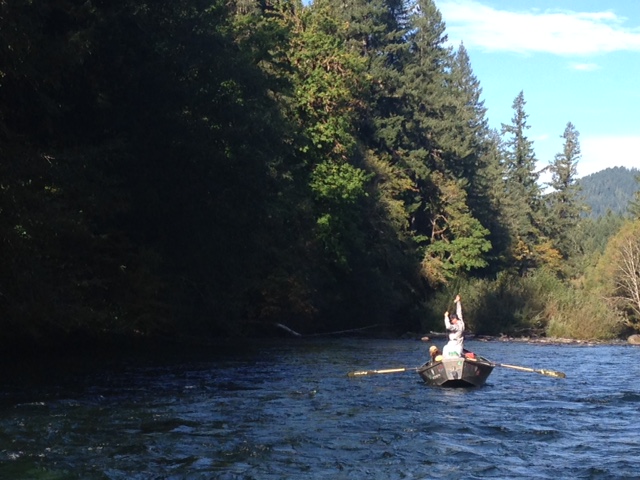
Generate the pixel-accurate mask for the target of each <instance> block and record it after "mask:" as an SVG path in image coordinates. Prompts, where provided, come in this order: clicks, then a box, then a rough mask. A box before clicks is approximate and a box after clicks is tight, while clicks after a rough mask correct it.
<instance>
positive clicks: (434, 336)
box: [420, 332, 640, 346]
mask: <svg viewBox="0 0 640 480" xmlns="http://www.w3.org/2000/svg"><path fill="white" fill-rule="evenodd" d="M446 336H447V334H446V333H441V332H429V334H427V335H424V336H422V337H420V340H421V341H423V342H428V341H431V340H438V339H443V338H446ZM464 338H465V340H477V341H481V342H522V343H531V344H534V343H539V344H547V345H587V346H589V345H640V335H631V336H630V337H628V338H627V339H626V340H625V339H612V340H583V339H576V338H558V337H539V336H521V337H512V336H509V335H498V336H491V335H473V334H471V335H465V337H464Z"/></svg>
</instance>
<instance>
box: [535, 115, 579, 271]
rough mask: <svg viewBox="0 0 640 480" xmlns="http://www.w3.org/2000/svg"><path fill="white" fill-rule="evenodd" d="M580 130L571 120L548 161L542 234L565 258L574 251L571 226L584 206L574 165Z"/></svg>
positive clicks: (577, 152) (577, 157) (575, 163)
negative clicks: (549, 190) (549, 162)
mask: <svg viewBox="0 0 640 480" xmlns="http://www.w3.org/2000/svg"><path fill="white" fill-rule="evenodd" d="M579 137H580V133H579V132H578V131H577V130H576V128H575V127H574V126H573V124H572V123H571V122H568V123H567V126H566V128H565V130H564V133H563V134H562V137H561V138H563V139H564V143H563V149H562V153H558V154H556V156H555V159H554V161H553V162H552V163H551V164H550V166H549V170H550V172H551V182H549V183H548V184H547V185H548V186H550V187H551V188H552V189H553V191H552V192H550V193H549V194H547V195H546V198H545V200H546V206H547V212H548V218H547V221H546V222H545V233H546V234H547V235H548V236H549V237H550V238H551V239H552V241H553V244H554V245H555V246H556V248H557V249H558V250H559V251H560V252H561V253H562V255H563V257H564V258H565V259H566V258H568V257H569V256H570V255H572V254H573V253H576V245H575V242H574V238H575V235H574V229H575V227H576V225H577V223H578V221H579V220H580V214H581V213H582V211H584V208H585V207H584V206H583V204H582V202H581V201H580V199H579V192H580V189H579V187H578V186H577V184H576V174H577V165H578V161H579V159H580V156H581V153H580V140H579Z"/></svg>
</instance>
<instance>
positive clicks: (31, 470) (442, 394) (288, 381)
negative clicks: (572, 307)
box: [0, 339, 640, 480]
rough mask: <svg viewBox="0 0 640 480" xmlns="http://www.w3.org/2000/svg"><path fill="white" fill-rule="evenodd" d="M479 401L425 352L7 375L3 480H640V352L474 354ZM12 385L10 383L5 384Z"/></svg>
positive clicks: (257, 357)
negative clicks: (429, 371) (437, 369)
mask: <svg viewBox="0 0 640 480" xmlns="http://www.w3.org/2000/svg"><path fill="white" fill-rule="evenodd" d="M465 346H466V347H467V348H468V349H470V350H472V351H475V352H476V353H479V354H481V355H484V356H485V357H487V358H489V359H491V360H494V361H496V362H500V363H507V364H512V365H521V366H526V367H533V368H538V369H539V368H545V369H552V370H559V371H563V372H565V373H566V375H567V378H565V379H558V378H552V377H548V376H544V375H540V374H537V373H529V372H520V371H515V370H512V369H507V368H501V367H497V368H496V369H494V371H493V373H492V374H491V376H490V377H489V379H488V381H487V384H486V385H485V386H483V387H481V388H476V389H463V390H460V389H455V390H447V389H439V388H434V387H429V386H427V385H426V384H424V383H423V382H422V380H421V379H420V377H419V376H418V375H417V373H415V372H414V371H409V372H404V373H394V374H384V375H374V376H367V377H358V378H350V377H348V376H347V372H349V371H352V370H362V369H380V368H393V367H398V366H408V367H414V366H419V365H420V364H422V363H423V361H424V360H425V359H426V357H427V356H428V353H427V349H428V345H427V344H425V343H423V342H419V341H416V340H362V339H358V340H355V339H329V340H296V341H293V340H286V341H278V342H275V341H274V342H262V343H254V344H252V345H251V346H250V347H245V348H225V349H220V348H215V349H214V348H212V349H210V350H207V351H196V352H190V353H189V354H186V353H177V352H172V353H166V354H165V355H163V356H162V358H161V359H159V358H158V356H157V355H156V356H155V358H154V357H153V356H138V357H125V356H119V357H118V358H116V359H112V360H105V359H104V358H102V359H100V360H99V361H97V360H95V361H92V362H88V361H85V363H84V364H83V365H80V366H79V364H78V360H77V359H74V360H72V361H71V360H70V361H69V362H68V364H66V365H65V364H64V363H50V362H47V364H45V365H43V364H42V362H40V363H38V364H34V365H31V366H29V365H20V366H16V365H13V366H8V365H4V366H3V367H4V376H3V384H2V389H1V393H0V395H1V396H0V478H2V479H47V480H51V479H225V480H230V479H297V478H300V479H385V480H386V479H476V478H501V479H517V478H523V479H524V478H527V479H554V480H556V479H565V478H589V479H629V478H640V382H639V378H640V362H639V361H638V360H639V358H640V349H639V348H638V347H632V346H626V345H614V346H611V345H591V346H588V345H564V346H558V345H546V344H545V345H540V344H525V343H517V342H514V343H504V342H476V341H471V342H469V341H468V342H466V344H465ZM7 373H11V374H9V375H8V374H7Z"/></svg>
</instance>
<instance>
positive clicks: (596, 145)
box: [578, 136, 640, 177]
mask: <svg viewBox="0 0 640 480" xmlns="http://www.w3.org/2000/svg"><path fill="white" fill-rule="evenodd" d="M580 150H581V152H582V158H581V159H580V160H579V161H578V176H579V177H584V176H586V175H590V174H592V173H595V172H598V171H600V170H604V169H605V168H609V167H627V168H637V169H640V136H593V137H584V138H582V137H581V138H580Z"/></svg>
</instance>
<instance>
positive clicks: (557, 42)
mask: <svg viewBox="0 0 640 480" xmlns="http://www.w3.org/2000/svg"><path fill="white" fill-rule="evenodd" d="M434 1H435V4H436V6H437V8H438V10H439V11H440V13H441V15H442V19H443V20H444V22H445V24H446V34H447V36H448V39H449V42H450V44H451V45H452V46H453V47H458V46H459V45H460V44H461V43H462V44H464V47H465V48H466V50H467V53H468V54H469V58H470V61H471V67H472V69H473V73H474V75H475V76H476V78H477V79H478V81H479V82H480V86H481V88H482V96H481V99H482V100H483V101H484V105H485V107H486V108H487V119H488V121H489V124H490V126H491V127H492V128H496V129H500V127H501V125H502V124H511V119H512V117H513V114H514V110H513V102H514V100H515V98H516V97H517V96H518V94H519V93H520V92H521V91H522V92H523V94H524V99H525V102H526V105H525V107H524V110H525V113H526V114H527V115H528V119H527V121H528V125H529V126H530V128H529V129H528V130H527V132H526V135H527V137H528V138H529V140H532V141H533V148H534V151H535V153H536V158H537V159H538V168H540V169H542V168H543V167H545V166H547V165H548V164H549V163H550V162H552V161H553V158H554V157H555V155H556V154H558V153H561V152H562V147H563V143H564V142H563V139H562V138H561V137H562V134H563V133H564V130H565V127H566V126H567V123H568V122H571V123H572V124H573V125H574V126H575V128H576V130H578V132H580V137H579V140H580V147H581V153H582V156H581V158H580V159H579V160H578V164H577V170H578V177H583V176H586V175H589V174H591V173H594V172H597V171H599V170H603V169H605V168H609V167H615V166H620V167H627V168H638V169H640V2H638V1H636V0H607V1H603V0H434ZM541 180H543V181H544V180H547V181H548V178H545V176H544V175H543V176H542V177H541Z"/></svg>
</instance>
